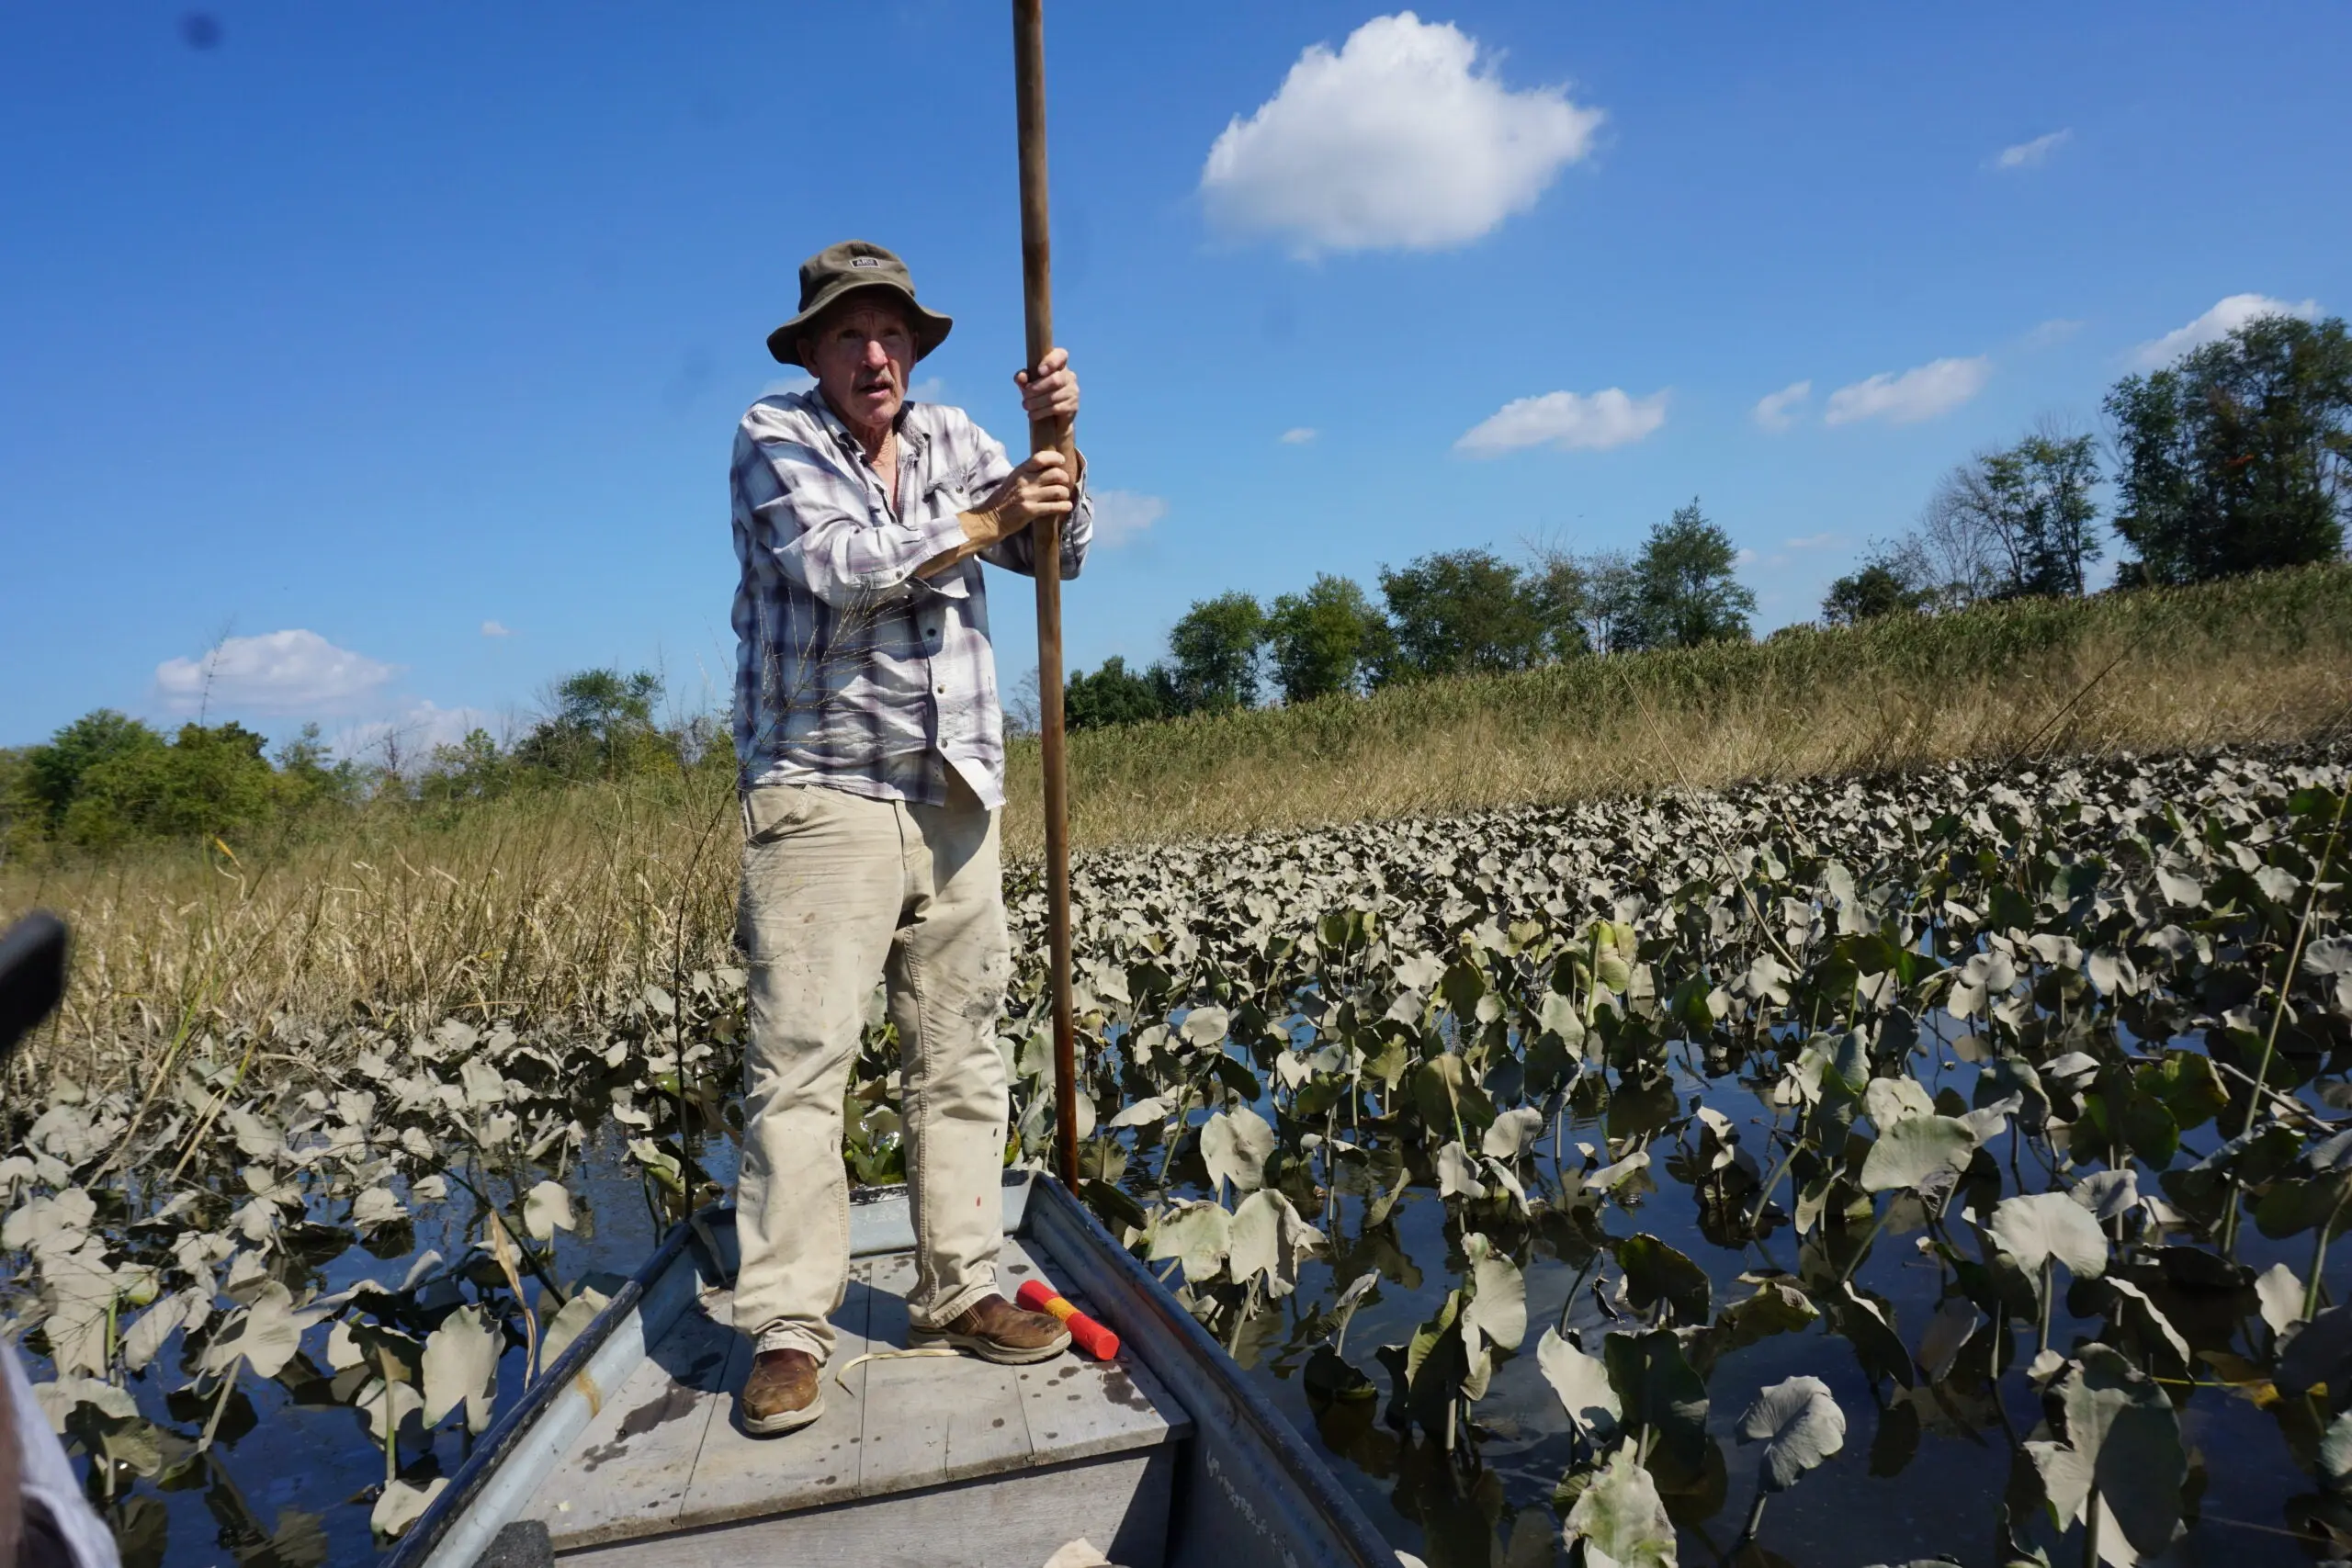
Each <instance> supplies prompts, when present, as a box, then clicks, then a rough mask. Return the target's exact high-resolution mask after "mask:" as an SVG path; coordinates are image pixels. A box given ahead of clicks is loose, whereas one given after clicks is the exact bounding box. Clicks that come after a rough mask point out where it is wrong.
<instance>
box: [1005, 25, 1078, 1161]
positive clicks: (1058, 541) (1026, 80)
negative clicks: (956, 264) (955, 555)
mask: <svg viewBox="0 0 2352 1568" xmlns="http://www.w3.org/2000/svg"><path fill="white" fill-rule="evenodd" d="M1012 96H1013V105H1014V111H1015V116H1016V118H1017V119H1018V122H1019V126H1020V136H1021V288H1022V295H1023V306H1024V307H1025V311H1026V315H1027V320H1028V328H1029V368H1030V371H1031V373H1032V374H1033V375H1034V374H1035V371H1036V368H1037V366H1038V365H1039V363H1040V362H1042V361H1043V360H1044V359H1045V357H1046V353H1047V351H1048V350H1050V349H1051V348H1052V347H1053V346H1054V264H1053V241H1052V238H1051V233H1050V230H1049V227H1048V225H1047V223H1046V17H1045V6H1044V0H1012ZM1047 447H1053V448H1056V449H1057V450H1058V451H1060V453H1061V455H1062V461H1063V463H1064V464H1065V468H1064V469H1063V471H1064V472H1065V473H1066V474H1068V475H1069V476H1071V478H1072V479H1073V480H1075V478H1076V476H1077V473H1078V466H1077V465H1078V457H1077V453H1076V452H1075V450H1074V449H1073V446H1072V443H1071V440H1070V422H1069V421H1068V420H1057V419H1043V420H1031V421H1030V422H1029V450H1030V451H1031V452H1033V453H1035V452H1043V451H1045V450H1046V448H1047ZM1072 491H1073V494H1074V493H1075V484H1073V487H1072ZM1029 537H1030V542H1031V546H1032V550H1033V553H1034V555H1035V559H1036V565H1037V707H1038V714H1037V719H1038V729H1039V732H1040V734H1039V741H1040V744H1039V747H1038V750H1039V752H1040V753H1041V755H1040V759H1039V760H1040V763H1041V765H1042V768H1043V771H1044V773H1045V781H1046V942H1047V943H1048V946H1049V947H1050V949H1051V952H1052V962H1053V977H1052V982H1051V984H1052V986H1053V994H1054V1142H1055V1145H1056V1147H1057V1149H1058V1150H1059V1153H1060V1158H1059V1164H1060V1168H1061V1179H1062V1184H1063V1185H1064V1186H1066V1187H1068V1188H1069V1190H1071V1191H1072V1192H1075V1191H1077V1190H1078V1035H1077V1030H1076V1027H1075V1025H1074V1024H1073V1022H1072V1020H1071V1014H1072V1012H1073V1010H1074V1009H1073V1005H1072V1002H1071V999H1070V978H1069V789H1068V786H1067V783H1066V781H1065V779H1064V776H1063V771H1062V528H1061V519H1060V518H1058V517H1040V518H1039V519H1037V521H1036V522H1035V523H1033V524H1031V525H1030V533H1029Z"/></svg>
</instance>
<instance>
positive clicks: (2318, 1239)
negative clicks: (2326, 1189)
mask: <svg viewBox="0 0 2352 1568" xmlns="http://www.w3.org/2000/svg"><path fill="white" fill-rule="evenodd" d="M2347 1194H2352V1181H2346V1182H2345V1184H2344V1185H2342V1186H2339V1187H2338V1188H2337V1189H2336V1190H2335V1203H2334V1205H2333V1206H2331V1207H2330V1208H2329V1209H2328V1211H2327V1218H2326V1219H2325V1220H2323V1221H2322V1222H2321V1223H2320V1227H2319V1234H2318V1235H2316V1236H2314V1237H2312V1272H2311V1280H2310V1283H2308V1284H2306V1285H2305V1286H2304V1287H2303V1315H2304V1316H2305V1317H2311V1316H2312V1315H2314V1314H2317V1313H2318V1311H2319V1285H2320V1274H2321V1271H2322V1270H2324V1269H2326V1267H2327V1237H2328V1233H2329V1232H2331V1231H2333V1230H2335V1220H2336V1216H2337V1215H2339V1214H2341V1213H2344V1200H2345V1198H2346V1195H2347Z"/></svg>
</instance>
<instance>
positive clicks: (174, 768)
mask: <svg viewBox="0 0 2352 1568" xmlns="http://www.w3.org/2000/svg"><path fill="white" fill-rule="evenodd" d="M267 744H268V739H267V737H266V736H262V735H257V734H255V733H254V731H252V730H250V729H247V728H245V727H244V726H243V725H241V724H233V723H232V724H216V725H209V726H208V725H201V724H184V725H182V726H180V729H179V733H178V734H177V735H176V736H175V737H173V739H172V742H171V744H170V745H168V746H154V747H148V746H131V747H128V748H125V749H122V750H117V751H115V752H114V753H113V754H112V755H110V756H108V757H107V758H106V759H104V760H103V761H98V762H96V763H93V764H92V765H91V766H90V767H89V768H88V769H87V770H85V772H84V773H83V774H82V776H81V778H80V780H79V781H78V784H77V785H76V788H75V791H74V800H73V803H72V804H71V805H70V806H68V807H66V810H65V815H64V819H63V821H62V823H61V825H60V826H61V829H62V836H63V837H64V838H65V839H66V840H67V841H69V842H71V843H74V844H77V845H79V846H81V847H82V848H84V849H90V850H110V849H114V848H117V847H119V845H121V844H123V843H125V842H127V841H129V840H132V839H135V838H173V839H188V838H219V837H222V836H224V835H227V834H230V833H234V832H239V831H242V830H243V829H249V828H255V827H259V826H260V825H262V824H263V823H264V822H266V821H267V820H268V819H269V818H270V817H271V816H272V815H273V813H274V812H275V810H276V808H277V806H278V804H279V787H278V780H277V775H276V774H275V773H273V772H272V771H271V769H270V765H269V761H268V760H267V759H266V757H264V756H263V755H262V749H263V748H264V747H265V746H266V745H267Z"/></svg>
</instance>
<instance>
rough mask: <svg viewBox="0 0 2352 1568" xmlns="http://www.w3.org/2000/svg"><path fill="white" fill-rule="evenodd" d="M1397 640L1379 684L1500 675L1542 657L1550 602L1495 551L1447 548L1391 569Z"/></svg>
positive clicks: (1388, 592)
mask: <svg viewBox="0 0 2352 1568" xmlns="http://www.w3.org/2000/svg"><path fill="white" fill-rule="evenodd" d="M1380 592H1381V595H1382V597H1383V598H1385V600H1386V601H1387V604H1388V627H1389V636H1390V638H1391V645H1390V647H1389V649H1387V650H1386V657H1385V658H1384V659H1383V660H1382V661H1381V666H1380V671H1379V682H1380V683H1381V684H1384V685H1385V684H1390V683H1393V682H1398V681H1411V680H1425V679H1427V678H1429V677H1430V676H1433V675H1468V674H1494V673H1498V672H1500V671H1507V670H1525V669H1527V668H1529V667H1530V666H1532V665H1535V664H1539V663H1541V662H1543V660H1544V651H1545V649H1546V647H1547V645H1548V644H1549V642H1550V641H1551V633H1552V628H1551V626H1548V625H1547V624H1546V622H1545V619H1544V615H1545V610H1546V608H1547V604H1546V602H1544V601H1542V600H1539V598H1538V597H1537V596H1536V595H1535V594H1534V593H1532V592H1529V585H1528V583H1527V582H1526V581H1524V580H1523V578H1522V576H1521V572H1520V570H1519V568H1517V567H1515V566H1512V565H1511V564H1510V563H1509V562H1507V561H1505V560H1503V559H1502V558H1500V557H1498V556H1497V555H1496V554H1495V553H1494V552H1493V551H1492V550H1483V549H1466V550H1446V551H1441V552H1438V553H1436V554H1432V555H1426V556H1422V557H1421V558H1419V559H1418V560H1416V561H1414V562H1413V563H1412V564H1411V565H1410V566H1408V567H1406V568H1405V569H1403V570H1398V571H1392V570H1388V569H1387V568H1385V567H1383V568H1382V569H1381V572H1380Z"/></svg>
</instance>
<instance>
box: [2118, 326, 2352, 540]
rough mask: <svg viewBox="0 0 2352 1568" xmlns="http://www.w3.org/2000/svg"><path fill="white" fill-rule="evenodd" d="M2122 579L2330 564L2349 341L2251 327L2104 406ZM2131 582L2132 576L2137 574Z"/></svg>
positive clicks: (2350, 419)
mask: <svg viewBox="0 0 2352 1568" xmlns="http://www.w3.org/2000/svg"><path fill="white" fill-rule="evenodd" d="M2106 407H2107V413H2108V417H2109V419H2110V420H2111V421H2113V423H2114V426H2115V448H2116V453H2117V457H2118V459H2119V461H2120V464H2121V469H2122V471H2121V472H2120V474H2119V475H2118V476H2117V480H2116V483H2117V488H2118V490H2119V491H2120V504H2119V505H2118V507H2117V509H2116V516H2115V531H2116V532H2117V533H2118V534H2120V535H2121V536H2123V538H2124V539H2125V541H2126V542H2128V543H2129V544H2130V545H2131V547H2132V548H2133V549H2135V550H2137V551H2139V553H2140V558H2139V560H2138V561H2137V562H2136V563H2130V565H2129V566H2128V567H2127V570H2126V572H2125V576H2126V577H2127V578H2129V579H2131V580H2133V581H2151V582H2201V581H2207V580H2209V579H2211V578H2216V577H2228V576H2232V575H2233V574H2235V573H2238V572H2245V571H2260V570H2266V569H2268V568H2273V567H2285V566H2298V565H2301V564H2303V563H2304V562H2307V561H2319V560H2333V559H2335V558H2336V557H2338V556H2340V555H2342V554H2343V552H2344V528H2345V522H2346V497H2347V491H2352V338H2347V336H2346V332H2345V325H2344V321H2342V319H2341V318H2334V317H2332V318H2330V319H2329V320H2327V321H2321V322H2318V323H2316V324H2314V323H2312V322H2309V321H2297V320H2296V319H2294V318H2293V317H2291V316H2263V317H2260V318H2258V319H2256V320H2255V321H2248V322H2247V323H2246V324H2245V325H2244V326H2242V327H2240V328H2238V329H2237V331H2235V332H2233V333H2231V334H2230V335H2229V336H2228V337H2226V338H2224V339H2222V341H2221V342H2219V343H2213V344H2206V345H2205V346H2204V347H2202V348H2199V349H2195V350H2193V351H2191V352H2190V353H2189V354H2188V355H2185V356H2183V357H2182V359H2181V360H2180V361H2179V362H2178V363H2177V364H2176V365H2174V366H2172V367H2169V368H2166V369H2163V370H2157V371H2154V372H2153V373H2151V374H2149V375H2147V376H2145V377H2142V376H2126V377H2125V378H2123V379H2122V380H2121V381H2120V382H2118V383H2117V384H2116V387H2115V389H2114V390H2113V391H2112V392H2109V394H2108V397H2107V404H2106ZM2135 569H2136V570H2135Z"/></svg>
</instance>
